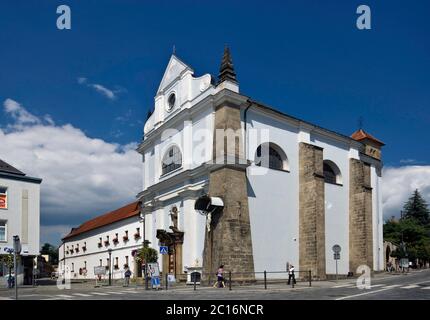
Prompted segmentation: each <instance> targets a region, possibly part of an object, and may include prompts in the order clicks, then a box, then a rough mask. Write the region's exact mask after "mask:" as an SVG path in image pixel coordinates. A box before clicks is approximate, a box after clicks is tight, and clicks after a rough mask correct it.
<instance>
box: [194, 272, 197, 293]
mask: <svg viewBox="0 0 430 320" xmlns="http://www.w3.org/2000/svg"><path fill="white" fill-rule="evenodd" d="M196 279H197V277H196V275H194V291H196V289H197V287H196V284H197V283H196V282H197V281H196Z"/></svg>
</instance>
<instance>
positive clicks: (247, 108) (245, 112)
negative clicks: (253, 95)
mask: <svg viewBox="0 0 430 320" xmlns="http://www.w3.org/2000/svg"><path fill="white" fill-rule="evenodd" d="M247 102H248V106H247V107H246V108H245V111H244V113H243V121H244V130H245V143H244V145H243V146H244V149H245V150H244V152H245V159H247V158H248V153H247V152H248V134H247V115H248V110H249V109H250V108H251V107H252V105H253V102H252V100H251V99H248V100H247Z"/></svg>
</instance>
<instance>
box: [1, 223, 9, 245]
mask: <svg viewBox="0 0 430 320" xmlns="http://www.w3.org/2000/svg"><path fill="white" fill-rule="evenodd" d="M0 241H3V242H6V241H7V221H6V220H0Z"/></svg>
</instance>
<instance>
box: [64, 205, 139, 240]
mask: <svg viewBox="0 0 430 320" xmlns="http://www.w3.org/2000/svg"><path fill="white" fill-rule="evenodd" d="M139 214H140V202H139V201H135V202H133V203H130V204H128V205H126V206H124V207H122V208H119V209H116V210H114V211H111V212H108V213H105V214H103V215H101V216H98V217H96V218H94V219H91V220H88V221H86V222H84V223H83V224H81V225H80V226H79V227H78V228H72V231H70V233H69V234H68V235H66V236H65V237H64V238H63V240H65V239H68V238H71V237H74V236H76V235H78V234H81V233H84V232H88V231H90V230H94V229H97V228H100V227H103V226H106V225H109V224H111V223H114V222H117V221H121V220H124V219H127V218H130V217H133V216H137V215H139Z"/></svg>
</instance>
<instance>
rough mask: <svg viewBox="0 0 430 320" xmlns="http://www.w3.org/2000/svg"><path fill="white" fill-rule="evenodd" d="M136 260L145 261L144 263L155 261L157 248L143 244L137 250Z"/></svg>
mask: <svg viewBox="0 0 430 320" xmlns="http://www.w3.org/2000/svg"><path fill="white" fill-rule="evenodd" d="M136 260H137V261H138V262H141V261H145V262H146V263H151V262H157V260H158V252H157V250H155V249H153V248H150V247H149V246H148V245H145V246H144V247H143V248H141V249H139V250H138V251H137V256H136Z"/></svg>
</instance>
